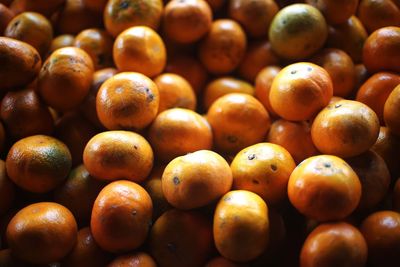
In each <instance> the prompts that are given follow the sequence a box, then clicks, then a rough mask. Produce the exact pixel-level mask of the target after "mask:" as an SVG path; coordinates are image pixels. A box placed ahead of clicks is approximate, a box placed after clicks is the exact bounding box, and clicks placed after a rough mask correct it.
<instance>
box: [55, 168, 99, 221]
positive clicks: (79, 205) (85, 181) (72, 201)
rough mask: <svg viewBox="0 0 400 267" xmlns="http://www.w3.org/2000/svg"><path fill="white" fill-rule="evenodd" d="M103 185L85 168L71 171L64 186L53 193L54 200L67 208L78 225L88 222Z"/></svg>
mask: <svg viewBox="0 0 400 267" xmlns="http://www.w3.org/2000/svg"><path fill="white" fill-rule="evenodd" d="M104 186H105V183H104V182H102V181H99V180H96V179H95V178H93V177H92V176H91V175H90V174H89V172H88V171H87V170H86V168H85V166H83V165H79V166H78V167H76V168H74V169H72V170H71V172H70V173H69V176H68V178H67V180H66V181H65V183H64V184H62V185H61V186H59V187H58V188H57V189H56V190H55V191H54V200H55V201H56V202H57V203H59V204H61V205H63V206H65V207H66V208H68V209H69V210H70V211H71V212H72V214H73V215H74V216H75V219H76V220H77V222H78V223H80V224H84V225H85V224H86V223H87V222H89V219H90V214H91V212H92V207H93V203H94V201H95V199H96V197H97V195H98V194H99V193H100V191H101V189H103V187H104Z"/></svg>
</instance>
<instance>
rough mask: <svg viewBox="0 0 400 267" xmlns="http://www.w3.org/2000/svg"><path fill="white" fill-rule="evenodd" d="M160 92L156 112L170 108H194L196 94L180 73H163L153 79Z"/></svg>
mask: <svg viewBox="0 0 400 267" xmlns="http://www.w3.org/2000/svg"><path fill="white" fill-rule="evenodd" d="M154 83H155V84H156V85H157V88H158V91H159V93H160V104H159V107H158V113H161V112H162V111H164V110H166V109H170V108H187V109H191V110H195V109H196V104H197V99H196V94H195V92H194V90H193V88H192V86H191V85H190V83H189V82H188V81H187V80H186V79H185V78H183V77H182V76H180V75H177V74H174V73H163V74H161V75H159V76H157V77H156V78H155V79H154Z"/></svg>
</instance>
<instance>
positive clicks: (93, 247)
mask: <svg viewBox="0 0 400 267" xmlns="http://www.w3.org/2000/svg"><path fill="white" fill-rule="evenodd" d="M109 261H110V255H108V254H107V252H105V251H104V250H102V249H101V248H100V247H99V246H98V245H97V244H96V242H95V240H94V238H93V235H92V233H91V231H90V227H84V228H82V229H80V230H79V231H78V237H77V240H76V243H75V246H74V248H73V249H72V251H71V252H70V253H69V254H68V256H67V257H65V258H64V259H63V261H62V266H65V267H99V266H106V264H107V263H108V262H109Z"/></svg>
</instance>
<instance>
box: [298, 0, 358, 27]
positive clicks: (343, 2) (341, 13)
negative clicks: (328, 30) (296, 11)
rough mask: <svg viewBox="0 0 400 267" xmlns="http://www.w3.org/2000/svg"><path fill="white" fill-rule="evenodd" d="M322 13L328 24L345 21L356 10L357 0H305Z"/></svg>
mask: <svg viewBox="0 0 400 267" xmlns="http://www.w3.org/2000/svg"><path fill="white" fill-rule="evenodd" d="M305 2H306V3H307V4H310V5H312V6H314V7H316V8H318V10H319V11H321V13H322V15H324V17H325V19H326V21H327V22H328V23H329V24H333V25H335V24H341V23H345V22H346V20H347V19H349V18H350V17H351V16H352V15H354V14H355V13H356V11H357V7H358V2H359V0H306V1H305Z"/></svg>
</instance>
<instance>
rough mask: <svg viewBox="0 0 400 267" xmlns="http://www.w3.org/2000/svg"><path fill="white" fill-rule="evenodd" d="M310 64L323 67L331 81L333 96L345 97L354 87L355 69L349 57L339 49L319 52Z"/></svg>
mask: <svg viewBox="0 0 400 267" xmlns="http://www.w3.org/2000/svg"><path fill="white" fill-rule="evenodd" d="M311 61H312V62H314V63H315V64H317V65H319V66H321V67H323V68H324V69H325V70H326V71H327V72H328V73H329V76H330V77H331V79H332V83H333V95H335V96H340V97H347V96H349V95H350V94H351V92H352V91H353V89H354V86H355V82H356V80H355V77H356V73H355V68H354V63H353V60H352V59H351V57H350V56H349V55H348V54H347V53H346V52H344V51H343V50H340V49H335V48H327V49H323V50H321V51H320V52H319V53H317V54H316V55H315V56H314V57H313V58H312V59H311Z"/></svg>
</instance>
